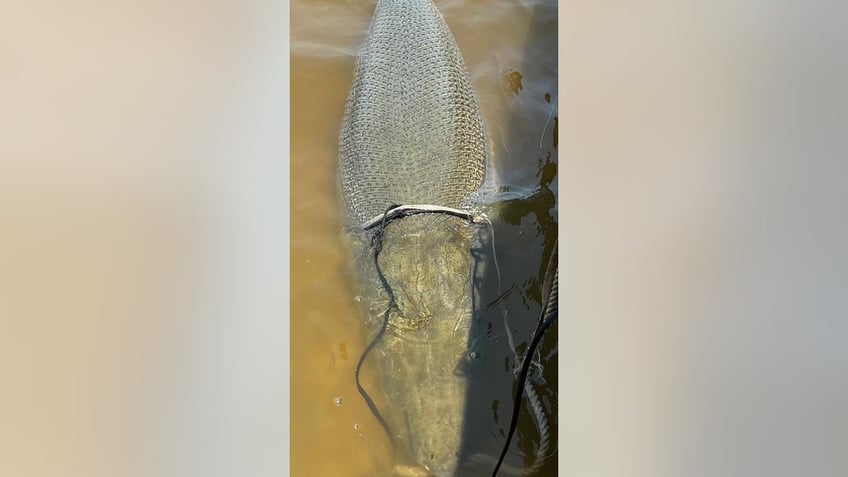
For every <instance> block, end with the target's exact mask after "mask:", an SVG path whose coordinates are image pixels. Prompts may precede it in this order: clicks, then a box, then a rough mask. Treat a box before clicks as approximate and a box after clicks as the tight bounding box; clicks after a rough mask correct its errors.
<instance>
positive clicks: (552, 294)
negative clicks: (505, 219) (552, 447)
mask: <svg viewBox="0 0 848 477" xmlns="http://www.w3.org/2000/svg"><path fill="white" fill-rule="evenodd" d="M556 262H557V255H556V246H555V247H554V253H553V255H552V256H551V260H550V262H549V263H548V272H547V273H546V279H545V285H546V288H549V290H550V291H549V293H548V296H547V300H546V302H545V307H544V309H543V310H542V314H541V316H540V317H539V324H538V325H537V326H536V331H535V332H534V333H533V340H532V341H531V342H530V346H529V348H528V349H527V353H526V354H525V355H524V361H523V363H522V365H521V373H520V374H519V376H518V388H517V389H516V392H515V404H514V406H513V409H512V420H511V421H510V424H509V432H508V433H507V435H506V442H504V446H503V449H502V450H501V455H500V457H499V458H498V463H497V464H496V465H495V469H494V471H493V472H492V477H497V475H498V471H499V470H500V468H501V465H502V464H503V460H504V458H506V454H507V452H508V451H509V446H510V443H511V442H512V437H513V435H514V434H515V429H516V427H517V426H518V413H519V411H520V410H521V402H522V397H523V396H524V393H525V389H529V388H525V386H526V384H527V375H528V373H529V371H530V364H531V363H532V361H533V355H534V353H535V352H536V348H537V347H538V346H539V343H540V342H541V341H542V337H543V336H544V335H545V332H546V331H547V330H548V328H549V327H550V326H551V325H552V324H553V322H554V321H556V319H557V315H558V312H557V305H558V303H559V293H558V289H559V269H558V267H557V265H556ZM551 272H553V273H551ZM551 277H552V278H551ZM534 394H535V393H534ZM530 401H531V407H533V408H534V410H537V409H535V408H537V407H538V404H539V403H538V401H536V402H535V403H534V402H533V401H534V400H533V399H532V398H531V399H530ZM539 434H540V435H541V436H542V440H543V443H544V442H545V441H546V439H545V436H546V435H547V428H546V426H545V427H541V428H540V429H539ZM541 447H542V446H541V444H540V449H539V450H540V451H541V450H542V449H541ZM538 465H540V464H539V462H538V461H537V463H536V464H535V465H533V466H532V467H538ZM534 470H536V469H534Z"/></svg>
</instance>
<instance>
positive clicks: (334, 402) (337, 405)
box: [333, 396, 344, 407]
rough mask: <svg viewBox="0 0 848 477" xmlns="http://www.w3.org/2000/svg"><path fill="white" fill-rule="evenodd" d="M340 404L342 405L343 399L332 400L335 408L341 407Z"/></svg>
mask: <svg viewBox="0 0 848 477" xmlns="http://www.w3.org/2000/svg"><path fill="white" fill-rule="evenodd" d="M342 403H344V399H342V397H341V396H339V397H337V398H335V399H333V404H335V405H336V407H341V405H342Z"/></svg>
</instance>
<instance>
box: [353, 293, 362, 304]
mask: <svg viewBox="0 0 848 477" xmlns="http://www.w3.org/2000/svg"><path fill="white" fill-rule="evenodd" d="M353 301H355V302H357V303H359V302H361V301H362V297H361V296H359V295H356V296H355V297H353Z"/></svg>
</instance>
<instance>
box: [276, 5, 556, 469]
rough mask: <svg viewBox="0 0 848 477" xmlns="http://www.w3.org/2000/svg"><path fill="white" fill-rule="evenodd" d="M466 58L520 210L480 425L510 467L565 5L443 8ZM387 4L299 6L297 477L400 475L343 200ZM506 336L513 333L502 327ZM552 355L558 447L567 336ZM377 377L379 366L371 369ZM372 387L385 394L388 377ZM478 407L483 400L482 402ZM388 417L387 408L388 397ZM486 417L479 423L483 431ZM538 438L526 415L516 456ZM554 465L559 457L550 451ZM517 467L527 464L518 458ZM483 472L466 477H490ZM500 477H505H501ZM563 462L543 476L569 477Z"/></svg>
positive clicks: (481, 439)
mask: <svg viewBox="0 0 848 477" xmlns="http://www.w3.org/2000/svg"><path fill="white" fill-rule="evenodd" d="M437 5H438V7H439V9H440V10H441V12H442V14H443V15H444V16H445V19H446V21H447V23H448V25H449V27H450V28H451V30H452V32H453V33H454V36H455V37H456V40H457V43H458V44H459V46H460V49H461V50H462V52H463V55H464V58H465V61H466V64H467V66H468V69H469V72H470V74H471V77H472V82H473V86H474V88H475V92H476V94H477V98H478V101H479V103H480V107H481V109H482V112H483V117H484V121H485V123H486V128H487V132H488V135H489V141H490V143H491V147H492V151H493V159H494V163H495V167H496V169H497V170H498V174H499V175H500V177H501V180H502V182H503V184H504V186H505V187H504V193H505V194H504V195H505V197H506V198H508V199H510V200H508V201H507V202H506V203H505V205H504V207H503V215H502V217H500V218H495V219H494V222H495V223H494V225H495V230H496V237H497V253H498V260H499V262H500V268H501V270H502V273H503V276H504V280H505V284H504V289H506V288H509V287H511V288H512V290H513V291H512V292H511V293H510V294H509V295H508V296H507V298H506V299H505V300H504V301H503V305H502V306H503V310H505V311H501V312H498V313H497V314H493V315H492V316H490V317H484V318H483V319H484V321H487V320H488V321H487V322H488V323H489V325H490V328H495V329H496V332H494V333H491V340H490V342H489V343H487V344H486V345H485V346H483V345H481V353H482V357H483V358H485V359H484V360H481V361H483V362H484V363H486V364H485V365H483V366H481V367H480V369H477V370H475V373H476V375H477V376H478V377H479V378H480V379H479V381H480V382H481V383H483V384H481V385H478V386H476V387H474V389H472V393H476V394H475V395H473V396H472V399H477V398H479V399H480V400H481V406H480V408H481V411H480V412H481V414H480V415H479V416H470V417H469V422H471V424H469V429H468V430H467V431H466V438H467V439H468V440H469V441H471V442H473V443H474V444H473V445H471V446H470V451H472V452H476V453H481V454H487V455H497V453H498V451H499V450H500V446H501V445H502V443H503V435H504V434H505V432H506V430H507V428H508V426H509V417H510V413H511V407H512V402H513V401H512V397H511V393H512V383H513V377H512V366H513V365H514V362H512V361H511V359H512V356H511V353H510V352H509V350H508V348H507V343H506V339H505V337H504V332H503V318H502V313H508V314H509V319H510V326H511V327H512V328H513V331H514V332H515V336H516V343H517V344H518V345H519V350H521V349H522V346H526V343H527V342H528V341H529V339H530V335H531V333H532V330H533V328H534V327H535V324H536V319H537V317H538V313H539V309H540V306H541V304H540V301H541V297H540V293H539V286H540V282H541V277H540V276H539V275H540V270H542V269H543V268H544V262H545V260H546V259H547V256H548V255H549V254H550V252H551V249H552V246H553V243H554V241H555V238H556V230H555V229H556V227H555V222H556V211H557V207H556V197H557V195H558V193H557V187H556V181H555V175H556V146H557V144H556V133H557V111H556V102H557V98H558V94H557V89H556V79H557V56H556V55H557V51H556V50H557V43H556V41H557V5H556V3H555V2H553V1H550V0H545V1H537V0H533V1H523V2H510V1H503V0H498V1H480V0H474V1H469V0H446V1H439V2H437ZM374 6H375V3H374V2H370V1H356V2H354V1H341V0H335V1H333V0H330V1H314V0H295V1H293V2H292V7H291V12H292V20H291V22H292V51H291V98H292V99H291V108H292V109H291V124H292V130H291V185H292V190H291V194H292V195H291V204H292V209H291V220H292V222H291V228H292V237H291V240H292V242H291V253H292V258H291V273H292V275H291V280H292V288H291V300H292V303H291V311H292V314H291V316H292V321H291V336H292V342H291V353H292V354H291V399H292V400H291V441H292V447H291V456H292V464H291V471H292V475H293V476H295V477H306V476H318V475H322V476H324V475H326V476H357V477H361V476H371V475H386V474H387V472H388V469H389V466H390V462H389V444H388V440H387V438H386V437H385V435H384V434H383V431H382V429H381V428H380V426H379V424H378V423H377V421H376V420H375V419H374V418H373V416H372V415H371V413H370V411H369V409H368V407H367V406H366V405H365V403H364V402H363V400H362V398H361V397H360V396H359V394H358V393H357V390H356V387H355V382H354V367H355V365H356V362H357V360H358V358H359V356H360V354H361V353H362V351H363V349H364V346H365V344H366V342H367V339H369V338H370V337H366V336H365V334H364V330H363V328H362V325H361V322H360V317H359V310H358V309H357V308H356V307H355V306H353V305H354V297H353V293H352V292H351V289H352V288H351V281H350V280H351V279H352V277H351V275H350V273H349V271H348V264H347V260H348V257H347V255H346V252H345V249H344V247H343V244H342V241H341V228H342V222H341V217H340V209H339V207H338V202H337V201H338V197H337V193H336V179H335V177H336V176H335V174H336V154H337V144H338V131H339V126H340V123H341V119H342V114H343V111H344V106H345V100H346V97H347V93H348V89H349V88H350V83H351V80H352V72H353V66H354V61H355V55H356V52H357V50H358V48H359V45H360V44H361V42H362V40H363V38H364V34H365V31H366V29H367V27H368V22H369V21H370V18H371V14H372V13H373V9H374ZM498 327H499V328H498ZM549 335H550V336H549V337H548V339H546V340H545V345H544V346H543V349H542V353H541V356H542V360H543V362H544V363H545V364H546V366H545V371H544V378H545V380H546V381H545V382H546V384H544V385H541V384H540V385H539V387H538V390H539V394H540V396H541V398H542V401H543V405H544V406H545V408H546V411H547V413H548V414H549V416H550V425H551V427H552V428H553V429H552V437H551V439H552V444H551V448H555V446H556V429H555V427H556V396H557V394H556V356H557V348H556V339H555V336H556V329H553V330H552V331H551V332H549ZM370 364H371V365H372V366H373V363H370ZM362 381H363V386H364V387H365V388H366V389H378V383H377V376H376V373H375V368H374V367H366V368H365V369H364V370H363V378H362ZM474 396H478V397H474ZM373 397H374V398H375V401H376V404H377V406H378V407H382V406H384V404H385V403H384V401H383V400H382V398H381V396H379V394H378V393H374V396H373ZM472 418H473V419H472ZM537 442H538V433H537V431H536V430H535V425H534V424H533V422H532V419H531V418H530V416H529V415H522V417H521V420H520V428H519V432H518V433H517V437H516V439H514V441H513V449H520V450H521V451H520V452H522V453H524V454H529V457H527V458H528V459H532V454H533V451H532V449H533V448H534V445H536V444H535V443H537ZM549 454H551V453H550V452H549ZM515 459H516V458H513V460H512V462H513V463H517V465H522V463H523V460H522V459H520V458H518V460H515ZM484 467H485V468H486V469H491V466H490V465H488V466H483V467H480V468H478V469H467V470H465V471H463V475H478V473H479V475H485V471H484V470H483V468H484ZM488 472H489V473H490V472H491V470H489V471H488ZM555 472H556V455H555V454H553V455H550V456H549V458H548V462H547V464H546V466H545V468H544V469H543V470H542V472H541V473H540V475H555Z"/></svg>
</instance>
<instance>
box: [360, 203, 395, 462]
mask: <svg viewBox="0 0 848 477" xmlns="http://www.w3.org/2000/svg"><path fill="white" fill-rule="evenodd" d="M396 207H398V206H397V205H392V206H391V207H389V208H388V209H386V212H385V213H383V221H382V223H381V224H380V228H379V229H377V231H376V232H375V233H374V236H373V237H372V238H371V246H372V247H374V266H375V267H377V275H378V276H379V277H380V282H381V283H382V284H383V288H385V289H386V294H387V295H388V296H389V304H388V306H386V312H385V313H384V314H383V323H382V324H381V325H380V331H379V332H378V333H377V336H375V337H374V339H372V340H371V343H370V344H369V345H368V347H367V348H365V351H363V352H362V356H360V357H359V362H358V363H356V388H357V389H358V390H359V394H361V395H362V398H363V399H364V400H365V404H368V408H369V409H371V414H374V417H376V418H377V421H379V422H380V425H381V426H383V430H385V431H386V435H388V437H389V442H390V443H391V446H392V454H394V450H395V449H394V447H395V441H394V439H393V438H392V431H391V429H390V428H389V424H388V423H387V422H386V420H385V419H383V416H382V415H381V414H380V411H379V410H377V405H375V404H374V401H373V400H371V397H370V396H368V393H367V392H366V391H365V389H364V388H363V387H362V384H361V383H360V382H359V371H360V368H361V367H362V363H363V362H364V361H365V358H366V357H367V356H368V353H370V352H371V350H372V349H374V347H375V346H377V343H378V342H379V341H380V339H381V338H382V337H383V335H384V334H386V328H387V327H388V325H389V315H390V314H391V312H392V309H393V308H395V307H396V303H395V295H394V293H393V292H392V287H391V286H389V282H388V281H387V280H386V277H385V276H384V275H383V271H382V270H381V269H380V261H379V260H378V257H379V256H380V252H381V251H382V250H383V232H384V231H385V230H386V225H387V224H388V222H386V218H387V217H388V215H389V212H391V211H392V209H394V208H396Z"/></svg>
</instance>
